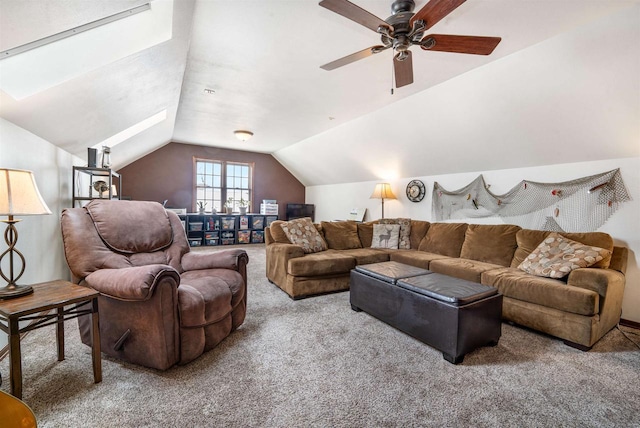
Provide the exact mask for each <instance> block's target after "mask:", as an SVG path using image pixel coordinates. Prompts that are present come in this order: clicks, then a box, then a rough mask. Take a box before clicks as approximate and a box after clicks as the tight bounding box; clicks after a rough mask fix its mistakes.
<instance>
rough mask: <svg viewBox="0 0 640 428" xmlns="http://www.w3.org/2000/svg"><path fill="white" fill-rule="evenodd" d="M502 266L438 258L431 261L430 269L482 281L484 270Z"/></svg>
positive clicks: (468, 279) (469, 279)
mask: <svg viewBox="0 0 640 428" xmlns="http://www.w3.org/2000/svg"><path fill="white" fill-rule="evenodd" d="M501 267H503V266H500V265H496V264H493V263H486V262H480V261H477V260H470V259H460V258H448V259H437V260H432V261H431V263H429V270H430V271H433V272H437V273H442V274H444V275H449V276H454V277H456V278H460V279H466V280H467V281H473V282H480V277H481V275H482V273H483V272H486V271H488V270H492V269H497V268H501Z"/></svg>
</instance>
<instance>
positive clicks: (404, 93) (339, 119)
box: [0, 0, 639, 185]
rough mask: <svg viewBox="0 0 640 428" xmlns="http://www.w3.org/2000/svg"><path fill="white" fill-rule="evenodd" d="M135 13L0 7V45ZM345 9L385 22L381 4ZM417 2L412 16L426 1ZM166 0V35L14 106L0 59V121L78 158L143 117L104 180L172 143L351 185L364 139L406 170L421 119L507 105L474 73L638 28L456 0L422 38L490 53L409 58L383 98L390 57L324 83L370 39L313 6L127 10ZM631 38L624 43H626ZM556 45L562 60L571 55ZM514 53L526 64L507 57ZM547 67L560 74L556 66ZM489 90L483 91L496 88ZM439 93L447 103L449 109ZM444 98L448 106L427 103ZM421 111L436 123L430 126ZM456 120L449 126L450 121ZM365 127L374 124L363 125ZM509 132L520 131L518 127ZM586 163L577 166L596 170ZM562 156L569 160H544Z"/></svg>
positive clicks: (498, 0) (618, 4) (603, 12)
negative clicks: (406, 78)
mask: <svg viewBox="0 0 640 428" xmlns="http://www.w3.org/2000/svg"><path fill="white" fill-rule="evenodd" d="M141 3H144V1H138V0H136V1H134V0H131V1H126V0H117V1H113V0H94V1H90V2H89V1H86V0H52V1H48V2H41V1H38V0H0V50H3V51H4V50H7V49H11V48H14V47H15V46H18V45H21V44H24V43H28V42H30V41H33V40H36V39H38V38H42V37H46V36H48V35H51V34H55V33H57V32H60V31H64V30H67V29H69V28H73V27H75V26H78V25H81V24H84V23H86V22H90V21H93V20H95V19H99V18H101V17H104V16H108V15H111V14H113V13H116V12H119V11H121V10H125V9H128V8H130V7H133V6H137V5H139V4H141ZM354 3H357V4H358V5H359V6H361V7H363V8H365V9H367V10H369V11H370V12H372V13H374V14H375V15H377V16H379V17H381V18H383V19H384V18H386V17H387V16H388V15H389V6H390V3H391V2H390V1H389V0H385V1H378V0H359V1H354ZM416 3H417V4H416V9H419V8H420V7H422V6H423V5H424V4H425V3H426V2H425V1H420V0H419V1H417V2H416ZM166 4H169V6H170V8H171V10H172V14H171V38H170V39H169V40H167V41H165V42H162V43H158V44H155V45H153V46H151V47H148V48H146V49H143V50H140V51H137V52H134V53H131V54H129V55H128V56H126V57H124V58H121V59H118V60H114V61H113V62H110V63H108V64H104V65H101V66H99V67H97V68H95V69H91V70H90V71H87V72H84V73H83V74H81V75H79V76H75V77H73V78H71V79H70V80H67V81H65V82H63V83H60V84H57V85H55V86H53V87H51V88H49V89H46V90H43V91H41V92H38V93H36V94H34V95H31V96H29V97H26V98H22V99H16V98H14V97H12V96H11V95H9V93H7V92H6V90H5V88H4V87H3V75H2V74H1V73H4V71H3V70H4V69H3V67H2V66H3V63H2V62H3V61H5V60H0V88H2V91H0V116H1V117H3V118H5V119H7V120H9V121H11V122H13V123H15V124H16V125H18V126H21V127H22V128H24V129H26V130H28V131H30V132H32V133H34V134H36V135H38V136H40V137H42V138H44V139H46V140H48V141H50V142H51V143H53V144H55V145H57V146H59V147H61V148H63V149H65V150H67V151H69V152H71V153H72V154H74V155H77V156H79V157H81V158H85V156H86V148H87V147H92V146H95V145H100V144H101V143H102V142H104V141H112V140H109V139H110V138H112V137H114V136H117V135H122V133H124V132H125V131H127V130H131V129H132V127H135V126H136V124H139V123H141V122H142V123H145V121H147V123H149V124H150V125H149V126H150V127H149V128H148V129H146V130H143V131H141V132H138V133H135V132H134V135H132V136H129V137H127V138H126V139H125V140H124V141H123V142H121V143H119V144H117V145H116V146H115V147H113V150H112V159H113V161H114V167H115V168H116V169H117V168H120V167H122V166H125V165H127V164H129V163H131V162H133V161H134V160H136V159H138V158H140V157H142V156H144V155H145V154H148V153H150V152H152V151H154V150H156V149H157V148H159V147H161V146H163V145H164V144H166V143H168V142H170V141H176V142H185V143H191V144H202V145H211V146H217V147H225V148H233V149H242V150H252V151H258V152H264V153H274V155H275V156H276V157H277V158H278V159H279V160H280V161H281V162H282V163H283V164H284V165H285V166H286V167H287V168H288V169H290V170H291V171H292V172H294V174H296V176H297V177H298V178H299V179H300V180H301V181H302V182H303V183H304V184H306V185H313V184H325V183H329V182H331V183H336V182H341V181H366V180H372V179H376V178H379V177H380V175H381V172H380V171H378V170H376V168H373V167H372V168H353V167H352V164H350V162H349V159H352V158H353V159H356V158H359V157H360V156H362V155H363V154H367V152H369V154H371V155H372V154H374V153H375V154H376V158H379V152H376V151H372V150H370V148H371V147H372V146H371V142H372V141H374V145H373V147H378V146H379V147H382V146H383V145H386V147H388V145H389V144H392V145H393V147H394V149H395V150H396V152H397V156H396V157H395V158H394V162H397V163H404V164H406V165H408V167H409V168H410V169H411V168H414V169H415V167H412V166H411V165H412V163H411V159H412V158H415V156H414V153H415V150H416V147H417V146H419V145H420V144H424V141H426V139H428V138H429V137H428V133H432V132H433V130H432V129H431V128H426V129H425V128H424V126H423V125H420V124H421V123H424V122H428V121H431V122H432V123H433V122H437V121H441V120H445V119H446V123H447V126H449V127H452V126H453V127H454V128H456V127H457V128H459V129H464V121H465V114H464V113H468V112H465V111H464V109H465V106H467V105H468V104H465V97H464V96H463V95H464V93H469V94H470V95H473V97H475V98H478V99H480V100H481V101H486V102H497V103H517V100H514V99H512V98H510V97H507V98H496V96H500V97H503V96H504V95H505V94H507V93H508V91H500V90H496V88H495V87H489V88H487V87H478V86H477V85H476V84H474V82H476V79H474V77H473V76H474V75H476V76H484V75H485V74H486V73H494V72H495V73H497V76H500V79H506V78H507V77H508V76H511V74H510V71H509V70H508V69H507V70H503V68H504V67H507V68H508V67H510V66H509V64H518V65H517V66H514V69H513V70H514V72H518V73H523V72H526V71H527V70H536V69H537V68H538V67H540V65H539V63H538V62H542V63H543V64H546V67H548V68H549V67H550V68H553V67H554V63H553V61H556V60H560V59H562V57H563V56H564V54H566V53H568V52H566V51H563V50H562V49H563V48H562V47H561V46H556V45H554V46H552V49H551V50H550V51H549V53H547V52H546V51H545V50H544V48H543V47H541V46H544V43H541V42H544V41H545V40H549V39H553V38H555V37H557V36H558V35H560V34H563V33H568V34H573V33H572V32H576V31H579V29H580V28H583V27H584V28H587V27H588V26H590V25H597V23H598V22H600V21H602V24H601V28H600V30H599V31H601V32H602V33H601V34H608V32H610V31H613V30H615V29H616V27H615V25H616V23H615V22H611V21H610V20H609V19H610V17H611V16H613V15H615V14H616V13H618V14H620V13H623V11H625V10H628V11H631V13H630V15H631V16H635V18H636V21H635V22H636V25H637V22H638V21H637V15H638V10H639V9H638V6H637V5H638V4H639V1H638V0H581V1H575V0H468V1H467V2H466V3H465V4H463V5H462V6H460V7H459V8H458V9H456V10H455V11H454V12H453V13H451V14H450V15H449V16H448V17H446V18H445V19H444V20H442V21H440V22H439V23H438V24H437V25H436V26H435V27H434V28H433V32H437V33H444V34H447V33H448V34H472V35H487V36H500V37H502V42H501V43H500V45H499V46H498V48H497V49H496V50H495V51H494V53H493V54H492V55H491V56H489V57H484V56H474V55H456V54H447V53H439V52H423V51H417V52H414V70H415V83H414V84H413V85H410V86H407V87H404V88H400V89H397V90H396V91H395V94H394V95H391V94H390V91H389V89H390V87H391V79H392V77H391V53H390V52H385V53H382V54H379V55H376V56H374V57H371V58H367V59H365V60H362V61H359V62H357V63H354V64H351V65H348V66H345V67H343V68H340V69H337V70H334V71H331V72H327V71H324V70H321V69H320V68H319V66H320V65H321V64H325V63H327V62H329V61H332V60H334V59H337V58H339V57H342V56H345V55H347V54H350V53H353V52H355V51H358V50H361V49H363V48H365V47H368V46H371V45H374V44H378V37H377V36H376V34H375V33H373V32H371V31H370V30H368V29H366V28H364V27H361V26H359V25H357V24H355V23H354V22H351V21H349V20H347V19H345V18H343V17H341V16H339V15H336V14H334V13H331V12H329V11H328V10H326V9H324V8H321V7H319V6H318V4H317V1H288V0H257V1H244V0H235V1H223V0H195V1H194V0H173V1H171V0H154V1H152V2H151V11H148V12H143V13H142V14H145V13H154V12H156V11H158V10H160V9H161V8H162V5H166ZM154 9H155V11H154ZM142 14H141V15H142ZM126 19H129V18H126ZM589 28H590V27H589ZM622 35H626V36H629V34H626V33H624V34H622ZM630 36H632V37H633V36H636V37H637V33H635V34H630ZM132 37H136V38H145V37H147V35H146V34H135V36H133V35H132ZM619 44H622V45H623V46H622V47H620V46H616V49H612V50H611V52H612V56H613V57H614V58H615V57H616V55H618V54H620V55H628V54H629V52H630V50H629V48H628V46H629V44H632V45H633V48H634V49H635V52H637V49H638V39H637V38H636V39H635V40H621V41H620V43H619ZM566 48H567V49H572V45H571V44H569V45H568V46H567V47H566ZM529 50H531V52H533V53H532V54H530V55H522V56H519V55H521V54H522V53H523V52H525V51H529ZM72 54H75V52H72ZM614 58H613V59H614ZM60 61H61V62H62V61H63V59H62V57H61V59H60ZM522 61H525V62H522ZM526 61H533V62H532V63H530V64H529V63H527V62H526ZM488 64H489V65H488ZM559 64H562V66H563V67H564V66H566V65H567V64H570V62H567V61H564V62H563V61H560V62H559ZM591 65H593V64H584V66H591ZM44 71H45V72H46V70H44ZM567 73H570V71H568V72H567ZM567 73H565V75H566V74H567ZM530 77H531V76H530ZM531 78H533V77H531ZM477 81H479V82H486V81H487V80H486V79H484V78H483V79H480V78H479V80H477ZM500 83H501V82H499V81H496V82H495V85H500ZM505 83H507V84H509V85H514V88H515V89H516V92H518V91H520V90H521V89H522V88H521V86H520V85H522V84H523V83H522V81H519V80H517V79H516V80H509V81H507V82H505ZM525 83H526V80H525ZM205 88H208V89H212V90H213V94H207V93H205V91H204V89H205ZM519 93H521V92H519ZM448 94H451V95H452V96H451V97H450V98H448ZM529 95H531V94H529ZM483 97H484V98H483ZM447 99H451V100H457V101H458V102H459V104H455V105H442V104H437V103H434V101H433V100H440V101H443V100H447ZM473 105H477V104H473ZM441 107H444V108H441ZM506 110H508V109H505V111H506ZM433 112H440V113H439V114H440V115H435V116H434V115H433ZM427 113H429V114H427ZM461 113H462V115H461V116H460V120H459V121H457V122H456V121H453V120H452V118H453V117H456V116H457V115H459V114H461ZM471 113H473V114H475V113H474V112H471ZM476 113H477V112H476ZM476 119H478V120H480V119H482V120H485V121H486V126H484V127H480V128H478V127H477V126H476V127H475V128H474V129H476V130H477V129H486V132H487V134H488V135H495V136H496V137H504V136H505V135H500V134H497V135H496V134H495V129H496V127H499V126H501V125H502V124H503V122H501V121H504V118H502V119H500V120H498V118H490V117H487V118H484V117H483V118H477V117H476ZM492 119H493V120H492ZM373 122H375V123H376V124H377V125H376V126H371V123H373ZM520 125H521V126H522V127H523V128H518V126H520ZM520 125H518V126H516V125H514V126H513V127H508V129H509V130H510V131H509V132H507V134H508V135H507V136H509V137H511V136H512V134H514V133H516V132H517V129H527V126H528V125H527V124H520ZM235 129H248V130H250V131H253V132H254V134H255V136H254V137H253V138H252V139H251V140H249V141H248V142H246V143H240V142H239V141H238V140H236V139H235V138H234V136H233V131H234V130H235ZM434 129H436V128H434ZM514 129H516V130H514ZM461 132H462V131H461ZM412 134H413V135H412ZM425 134H427V135H425ZM417 137H420V138H417ZM469 137H472V136H469ZM438 138H440V139H443V138H444V137H443V136H442V135H440V136H438ZM496 139H499V138H496ZM459 140H460V141H462V139H459ZM575 140H577V139H573V140H572V141H567V143H566V144H567V150H566V152H567V153H566V156H569V153H571V149H576V150H577V149H579V144H580V142H578V141H575ZM376 141H377V142H376ZM391 142H392V143H391ZM1 143H2V144H13V143H15V142H5V141H2V142H1ZM483 144H484V145H485V147H484V149H485V150H482V151H480V150H473V151H472V153H473V156H474V158H473V159H472V160H471V159H469V158H468V156H469V150H464V149H458V150H457V151H455V153H447V152H446V151H444V152H443V153H441V154H439V156H441V157H440V158H439V159H438V163H437V166H438V167H439V168H441V169H443V170H447V171H446V172H451V173H453V172H461V171H464V170H469V169H468V168H473V170H478V169H482V168H484V166H480V167H479V166H478V165H485V164H488V165H490V164H491V163H490V161H491V159H493V158H495V150H496V149H501V148H502V147H501V146H496V147H486V144H488V139H486V138H485V139H484V140H483ZM323 150H324V151H327V150H329V151H331V156H332V158H333V159H335V158H338V159H342V160H344V162H343V161H342V160H338V161H337V162H326V161H324V162H316V165H310V164H308V161H307V160H305V159H308V158H309V154H311V153H319V152H321V151H323ZM528 155H529V152H528V151H520V149H518V148H517V147H516V146H513V147H511V148H510V150H509V156H508V157H505V156H502V158H503V159H502V161H503V162H502V164H501V167H502V168H505V167H506V168H508V167H511V166H513V167H517V166H519V164H520V163H521V162H520V161H519V160H518V159H522V157H523V156H528ZM599 155H600V154H599V153H594V154H593V155H586V156H593V157H594V159H595V156H599ZM372 156H373V155H372ZM452 156H455V157H452ZM563 156H565V155H563ZM461 157H462V158H461ZM461 159H462V160H464V161H461ZM534 161H536V162H547V161H548V160H546V159H542V158H536V159H534ZM566 161H569V159H559V160H558V162H566ZM487 162H488V163H487ZM370 163H374V162H373V159H372V160H371V162H370ZM318 164H319V165H323V166H322V167H318ZM420 173H422V174H424V173H426V171H420ZM416 174H417V172H416Z"/></svg>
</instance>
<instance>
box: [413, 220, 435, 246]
mask: <svg viewBox="0 0 640 428" xmlns="http://www.w3.org/2000/svg"><path fill="white" fill-rule="evenodd" d="M430 224H431V223H429V222H428V221H423V220H411V234H410V236H409V240H410V241H411V249H412V250H417V249H418V247H419V246H420V241H422V239H423V238H424V236H425V235H426V234H427V230H429V225H430Z"/></svg>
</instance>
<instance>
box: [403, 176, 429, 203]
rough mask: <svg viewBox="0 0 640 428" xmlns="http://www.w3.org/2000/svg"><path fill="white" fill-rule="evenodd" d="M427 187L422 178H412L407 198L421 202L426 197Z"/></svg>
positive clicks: (408, 186)
mask: <svg viewBox="0 0 640 428" xmlns="http://www.w3.org/2000/svg"><path fill="white" fill-rule="evenodd" d="M424 193H425V187H424V183H423V182H422V181H420V180H411V181H410V182H409V184H407V198H409V200H410V201H411V202H420V201H421V200H422V199H423V198H424Z"/></svg>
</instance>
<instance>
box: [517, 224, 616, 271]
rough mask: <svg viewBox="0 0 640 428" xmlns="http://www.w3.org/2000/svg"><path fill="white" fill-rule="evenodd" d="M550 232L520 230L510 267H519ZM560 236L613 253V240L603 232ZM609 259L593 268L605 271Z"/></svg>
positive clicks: (606, 258)
mask: <svg viewBox="0 0 640 428" xmlns="http://www.w3.org/2000/svg"><path fill="white" fill-rule="evenodd" d="M550 233H551V232H549V231H545V230H531V229H522V230H520V231H518V233H517V234H516V241H517V243H518V248H517V249H516V252H515V254H514V255H513V260H512V261H511V267H513V268H515V267H518V265H520V263H522V262H523V261H524V259H526V258H527V256H528V255H529V254H531V252H532V251H533V250H535V249H536V247H537V246H538V245H539V244H540V243H541V242H542V241H543V240H544V239H545V238H546V237H547V236H549V234H550ZM560 235H562V236H565V237H567V238H569V239H572V240H574V241H578V242H582V243H583V244H586V245H592V246H595V247H600V248H604V249H605V250H609V251H613V238H611V236H610V235H609V234H607V233H604V232H586V233H564V232H562V233H561V234H560ZM610 262H611V257H610V256H609V257H605V258H604V259H603V260H600V261H599V262H598V263H596V264H594V265H593V266H592V267H594V268H602V269H606V268H608V267H609V264H610Z"/></svg>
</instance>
